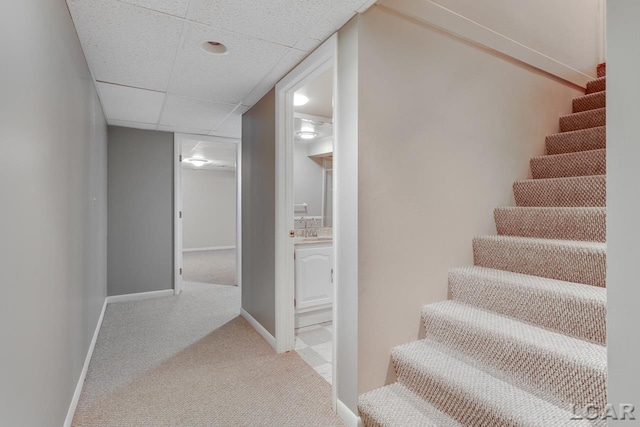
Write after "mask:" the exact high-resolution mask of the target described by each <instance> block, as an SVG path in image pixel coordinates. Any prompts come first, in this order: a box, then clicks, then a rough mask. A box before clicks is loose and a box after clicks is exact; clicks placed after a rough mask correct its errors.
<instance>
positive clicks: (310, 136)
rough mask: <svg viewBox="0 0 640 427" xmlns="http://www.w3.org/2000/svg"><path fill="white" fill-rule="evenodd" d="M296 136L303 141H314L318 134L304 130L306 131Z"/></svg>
mask: <svg viewBox="0 0 640 427" xmlns="http://www.w3.org/2000/svg"><path fill="white" fill-rule="evenodd" d="M296 135H298V136H299V137H300V138H302V139H313V138H315V137H316V136H318V134H317V133H316V132H312V131H308V130H304V131H301V132H298V133H296Z"/></svg>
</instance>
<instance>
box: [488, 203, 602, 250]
mask: <svg viewBox="0 0 640 427" xmlns="http://www.w3.org/2000/svg"><path fill="white" fill-rule="evenodd" d="M494 218H495V221H496V229H497V231H498V234H499V235H504V236H520V237H536V238H541V239H560V240H583V241H591V242H605V241H606V235H607V209H606V208H605V207H537V206H533V207H517V206H509V207H500V208H497V209H496V210H495V211H494Z"/></svg>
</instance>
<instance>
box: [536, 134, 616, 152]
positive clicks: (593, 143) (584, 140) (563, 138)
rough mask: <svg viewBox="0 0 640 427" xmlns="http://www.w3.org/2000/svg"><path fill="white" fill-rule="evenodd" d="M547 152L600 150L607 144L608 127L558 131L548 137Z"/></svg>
mask: <svg viewBox="0 0 640 427" xmlns="http://www.w3.org/2000/svg"><path fill="white" fill-rule="evenodd" d="M546 146H547V154H551V155H552V154H564V153H574V152H578V151H587V150H599V149H602V148H606V146H607V131H606V128H604V127H600V128H591V129H585V130H583V131H579V132H572V133H557V134H555V135H549V136H547V138H546Z"/></svg>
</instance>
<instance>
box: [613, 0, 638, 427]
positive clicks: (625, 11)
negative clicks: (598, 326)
mask: <svg viewBox="0 0 640 427" xmlns="http://www.w3.org/2000/svg"><path fill="white" fill-rule="evenodd" d="M638 17H640V2H638V1H637V0H615V1H609V2H607V355H608V366H609V379H608V384H607V398H608V401H609V403H612V404H614V405H615V410H616V411H618V415H621V412H620V411H619V406H618V405H619V404H623V403H630V404H633V405H635V412H634V414H635V421H631V420H629V418H627V419H626V420H619V421H613V420H611V419H610V420H609V421H608V425H609V426H618V425H619V426H638V425H640V381H639V380H638V378H639V377H640V363H639V361H640V341H638V326H639V325H640V311H639V310H638V301H640V287H639V286H638V259H640V249H639V248H638V242H639V241H640V226H639V225H638V218H639V217H640V198H639V197H638V187H639V186H640V174H638V159H640V144H638V117H640V104H639V103H638V99H640V85H638V68H639V67H640V50H639V49H638V48H637V47H635V44H636V43H637V42H636V40H638V37H640V29H639V27H638Z"/></svg>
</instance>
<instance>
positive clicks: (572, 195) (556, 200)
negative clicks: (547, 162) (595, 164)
mask: <svg viewBox="0 0 640 427" xmlns="http://www.w3.org/2000/svg"><path fill="white" fill-rule="evenodd" d="M606 193H607V185H606V180H605V177H604V176H602V175H601V176H593V177H581V178H573V179H572V178H566V179H557V180H528V181H518V182H516V183H514V184H513V194H514V196H515V199H516V205H517V206H547V207H579V206H582V207H588V206H595V207H598V206H600V207H603V206H606V203H607V198H606Z"/></svg>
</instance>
